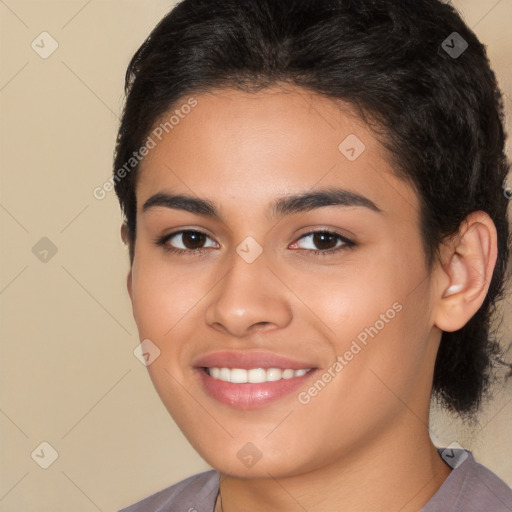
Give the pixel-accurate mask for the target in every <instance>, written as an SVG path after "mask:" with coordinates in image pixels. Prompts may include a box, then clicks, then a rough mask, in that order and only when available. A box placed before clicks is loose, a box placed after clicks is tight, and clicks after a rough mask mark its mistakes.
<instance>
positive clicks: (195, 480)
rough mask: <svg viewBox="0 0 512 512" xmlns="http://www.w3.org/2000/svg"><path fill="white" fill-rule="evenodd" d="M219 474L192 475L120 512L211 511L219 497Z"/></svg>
mask: <svg viewBox="0 0 512 512" xmlns="http://www.w3.org/2000/svg"><path fill="white" fill-rule="evenodd" d="M218 486H219V474H218V473H217V471H215V470H210V471H205V472H204V473H198V474H197V475H193V476H190V477H188V478H185V480H182V481H181V482H178V483H177V484H174V485H171V486H170V487H167V488H166V489H163V490H161V491H159V492H157V493H155V494H152V495H151V496H148V497H147V498H144V499H143V500H141V501H139V502H137V503H134V504H133V505H130V506H129V507H126V508H123V509H122V510H120V511H119V512H168V511H171V510H177V508H176V507H179V510H183V512H211V511H212V510H213V506H214V504H215V499H216V497H217V491H218Z"/></svg>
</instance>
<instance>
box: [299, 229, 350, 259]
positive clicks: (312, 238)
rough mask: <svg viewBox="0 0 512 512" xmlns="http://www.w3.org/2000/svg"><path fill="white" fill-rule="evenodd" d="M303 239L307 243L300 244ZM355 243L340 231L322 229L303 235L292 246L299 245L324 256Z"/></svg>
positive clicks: (300, 247)
mask: <svg viewBox="0 0 512 512" xmlns="http://www.w3.org/2000/svg"><path fill="white" fill-rule="evenodd" d="M301 240H304V241H306V243H304V244H302V245H299V242H300V241H301ZM354 245H355V243H354V242H353V241H352V240H349V239H348V238H347V237H345V236H343V235H340V234H339V233H336V232H334V231H327V230H320V231H312V232H310V233H306V234H305V235H302V236H301V237H300V238H299V240H298V241H297V242H295V243H294V244H293V245H292V246H291V247H294V246H298V248H299V249H305V250H308V251H312V252H313V253H315V254H317V255H318V256H324V255H326V254H332V253H334V252H338V251H341V250H344V249H348V248H350V247H353V246H354ZM315 246H316V247H317V249H316V248H315Z"/></svg>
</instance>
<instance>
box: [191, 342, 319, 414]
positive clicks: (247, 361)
mask: <svg viewBox="0 0 512 512" xmlns="http://www.w3.org/2000/svg"><path fill="white" fill-rule="evenodd" d="M195 370H196V373H197V375H198V377H199V380H200V383H201V385H202V387H203V389H204V391H205V392H206V393H207V394H208V395H209V396H210V397H212V398H214V399H215V400H216V401H218V402H220V403H222V404H225V405H229V406H231V407H234V408H237V409H244V410H249V409H259V408H262V407H265V406H268V405H270V404H271V403H273V402H276V401H279V400H282V399H284V398H285V397H288V398H292V399H293V392H294V391H298V389H299V388H300V387H303V386H305V382H306V379H308V380H309V378H310V377H311V376H312V375H313V374H314V373H316V370H317V368H315V367H314V366H312V365H311V364H310V363H303V362H299V361H293V360H291V359H288V358H285V357H281V356H277V355H274V354H270V353H261V352H260V353H256V352H250V351H246V352H223V353H215V354H211V355H209V356H206V357H204V358H202V359H200V360H199V361H197V362H196V364H195Z"/></svg>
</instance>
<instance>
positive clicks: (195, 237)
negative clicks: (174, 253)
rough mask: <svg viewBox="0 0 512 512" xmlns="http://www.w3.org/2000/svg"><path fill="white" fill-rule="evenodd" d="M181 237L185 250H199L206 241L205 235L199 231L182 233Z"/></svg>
mask: <svg viewBox="0 0 512 512" xmlns="http://www.w3.org/2000/svg"><path fill="white" fill-rule="evenodd" d="M181 235H182V241H183V245H184V246H185V248H186V249H199V248H201V246H202V245H203V244H204V242H205V241H206V235H205V234H204V233H199V231H183V233H182V234H181Z"/></svg>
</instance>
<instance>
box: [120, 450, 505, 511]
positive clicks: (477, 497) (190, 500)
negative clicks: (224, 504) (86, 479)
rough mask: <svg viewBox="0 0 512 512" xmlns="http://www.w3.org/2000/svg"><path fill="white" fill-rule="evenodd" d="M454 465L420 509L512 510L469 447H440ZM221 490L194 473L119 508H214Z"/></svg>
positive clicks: (207, 475)
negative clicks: (136, 501)
mask: <svg viewBox="0 0 512 512" xmlns="http://www.w3.org/2000/svg"><path fill="white" fill-rule="evenodd" d="M439 452H440V454H441V455H442V458H443V459H444V460H445V461H446V462H447V463H448V464H449V465H450V466H451V467H452V471H451V473H450V475H449V476H448V478H447V479H446V480H445V482H444V483H443V485H442V486H441V487H440V488H439V489H438V491H437V492H436V493H435V494H434V496H432V498H431V499H430V500H429V502H428V503H427V504H426V505H425V506H424V507H423V508H422V509H421V510H420V511H419V512H512V489H511V488H510V487H509V486H508V485H507V484H506V483H505V482H503V481H502V480H500V478H498V477H497V476H496V475H495V474H494V473H492V472H491V471H489V470H488V469H487V468H486V467H484V466H482V465H481V464H479V463H478V462H476V461H475V459H474V458H473V455H472V454H471V452H469V451H467V450H457V449H454V450H449V451H447V450H446V449H445V450H442V451H441V450H439ZM218 490H219V473H218V472H217V471H215V470H210V471H206V472H204V473H199V474H197V475H194V476H191V477H189V478H186V479H185V480H182V481H181V482H179V483H177V484H174V485H171V486H170V487H167V488H166V489H164V490H162V491H160V492H157V493H156V494H153V495H151V496H149V497H147V498H145V499H143V500H142V501H139V502H138V503H135V504H134V505H131V506H129V507H127V508H123V509H122V510H120V511H119V512H213V509H214V506H215V500H216V498H217V492H218Z"/></svg>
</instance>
